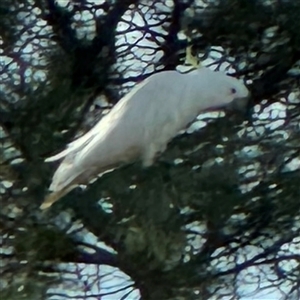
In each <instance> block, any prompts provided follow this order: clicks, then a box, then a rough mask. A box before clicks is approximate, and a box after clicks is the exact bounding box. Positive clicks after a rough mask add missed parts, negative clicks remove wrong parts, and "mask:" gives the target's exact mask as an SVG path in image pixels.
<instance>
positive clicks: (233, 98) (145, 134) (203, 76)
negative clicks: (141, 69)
mask: <svg viewBox="0 0 300 300" xmlns="http://www.w3.org/2000/svg"><path fill="white" fill-rule="evenodd" d="M248 96H249V91H248V89H247V88H246V87H245V85H244V84H243V83H242V82H240V81H239V80H237V79H236V78H233V77H230V76H227V75H226V74H224V73H221V72H215V71H212V70H210V69H208V68H205V67H202V68H199V69H197V70H194V71H192V72H190V73H185V74H182V73H179V72H177V71H163V72H160V73H156V74H154V75H152V76H150V77H148V78H147V79H146V80H144V81H143V82H141V83H139V84H137V85H136V86H135V87H134V88H133V89H132V90H131V92H130V93H128V94H127V95H126V96H124V97H123V98H122V99H121V100H120V101H119V102H118V103H117V104H116V105H115V106H114V107H113V108H112V109H111V111H110V112H109V113H108V114H107V115H106V116H104V117H103V118H102V119H101V120H100V121H99V122H98V123H97V124H96V125H95V126H94V127H93V128H92V129H91V130H90V131H89V132H87V133H86V134H85V135H83V136H82V137H80V138H78V139H77V140H75V141H74V142H72V143H70V144H69V145H68V147H67V149H66V150H64V151H62V152H61V153H59V154H57V155H55V156H53V157H51V158H48V159H47V160H46V161H49V162H50V161H56V160H60V159H62V162H61V164H60V165H59V167H58V169H57V170H56V172H55V174H54V176H53V179H52V183H51V185H50V188H49V189H50V190H51V191H52V194H50V195H49V196H48V197H47V198H46V199H45V201H44V203H43V204H42V205H41V208H42V209H45V208H47V207H49V206H51V205H52V204H53V203H54V202H55V201H57V200H58V199H59V198H61V197H62V196H64V195H65V194H67V193H68V192H69V191H70V190H72V189H73V188H75V187H76V186H78V185H81V184H83V185H86V184H88V182H89V181H91V180H92V179H94V178H95V177H97V175H100V174H102V173H104V172H106V171H108V170H111V169H114V168H116V167H118V166H120V165H122V164H124V163H130V162H133V161H137V160H141V161H142V165H143V166H144V167H148V166H151V165H152V164H153V162H154V159H155V157H156V155H157V154H158V153H161V152H163V151H164V150H165V149H166V146H167V143H168V142H169V141H170V140H171V139H172V138H173V137H174V136H175V135H176V134H177V133H178V131H179V130H181V129H183V128H185V127H186V126H187V125H188V124H189V123H191V122H192V121H193V120H194V119H195V118H196V117H197V116H198V115H199V114H200V113H201V112H204V111H207V110H215V109H219V108H222V107H226V106H228V105H230V104H233V103H234V102H237V103H236V104H238V106H241V107H242V106H244V107H245V104H246V103H247V102H246V99H247V98H248Z"/></svg>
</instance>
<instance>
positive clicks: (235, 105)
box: [226, 93, 251, 113]
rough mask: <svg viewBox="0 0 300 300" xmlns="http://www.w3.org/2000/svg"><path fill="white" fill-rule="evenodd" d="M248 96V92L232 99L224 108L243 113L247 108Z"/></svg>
mask: <svg viewBox="0 0 300 300" xmlns="http://www.w3.org/2000/svg"><path fill="white" fill-rule="evenodd" d="M250 98H251V97H250V93H248V95H247V96H245V97H242V98H236V99H234V100H233V101H232V102H231V103H230V104H228V105H227V107H226V108H228V110H230V111H231V110H235V111H240V112H241V113H245V112H246V111H247V110H248V108H249V103H250Z"/></svg>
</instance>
